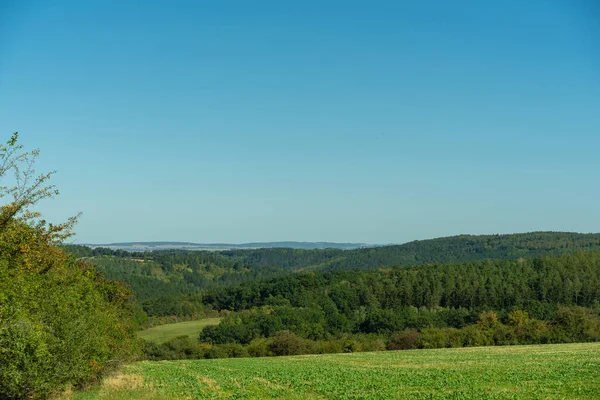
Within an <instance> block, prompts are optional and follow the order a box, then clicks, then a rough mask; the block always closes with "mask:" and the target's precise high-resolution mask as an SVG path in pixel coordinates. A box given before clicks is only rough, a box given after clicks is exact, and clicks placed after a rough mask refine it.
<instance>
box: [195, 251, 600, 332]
mask: <svg viewBox="0 0 600 400" xmlns="http://www.w3.org/2000/svg"><path fill="white" fill-rule="evenodd" d="M599 300H600V252H576V253H569V254H564V255H561V256H552V257H540V258H535V259H518V260H514V261H503V260H498V261H485V262H477V263H461V264H436V265H425V266H413V267H405V268H402V267H396V268H388V269H377V270H369V271H364V270H354V271H334V272H328V273H299V274H293V275H287V276H283V277H279V278H275V279H271V280H268V281H264V282H256V283H248V284H243V285H240V286H238V287H230V288H223V289H218V290H211V291H209V292H207V293H206V294H205V295H204V304H205V305H206V306H210V307H211V308H213V309H215V310H230V311H235V312H234V313H233V314H231V315H229V316H228V317H226V318H224V320H223V321H222V322H221V324H220V325H218V326H212V327H208V328H206V329H205V330H204V331H203V333H202V340H203V341H206V342H210V343H242V344H247V343H250V342H251V341H252V340H253V339H256V338H261V337H269V336H272V335H273V334H275V333H276V332H278V331H281V330H290V331H292V332H294V333H295V334H298V335H299V336H301V337H304V338H309V339H329V338H331V337H335V336H336V335H339V334H343V333H378V334H391V333H392V332H397V331H402V330H404V329H419V330H420V329H424V328H427V327H434V328H445V327H449V328H456V329H460V328H463V327H465V326H467V325H471V324H473V323H475V322H476V320H477V318H478V316H479V314H480V313H481V312H483V311H486V310H494V311H495V312H497V313H498V315H499V316H500V317H501V318H505V317H506V316H507V315H508V313H510V312H511V311H513V310H516V309H519V310H523V311H525V312H527V313H528V315H530V316H531V317H532V318H535V319H538V320H542V321H551V320H553V318H555V317H556V312H557V310H558V308H559V306H560V305H576V306H582V307H586V308H589V309H594V310H597V309H598V308H599V306H600V303H599Z"/></svg>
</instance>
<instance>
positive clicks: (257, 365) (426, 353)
mask: <svg viewBox="0 0 600 400" xmlns="http://www.w3.org/2000/svg"><path fill="white" fill-rule="evenodd" d="M73 397H74V398H75V399H76V400H84V399H115V400H119V399H123V400H128V399H599V398H600V343H592V344H563V345H540V346H513V347H478V348H462V349H439V350H411V351H388V352H377V353H354V354H335V355H313V356H295V357H277V358H240V359H218V360H193V361H161V362H139V363H134V364H131V365H128V366H127V367H126V368H124V370H123V371H122V372H121V374H118V375H115V376H113V377H111V378H108V379H107V380H105V382H104V383H103V384H102V385H101V386H100V387H95V388H92V389H90V390H89V391H87V392H79V393H75V394H74V395H73Z"/></svg>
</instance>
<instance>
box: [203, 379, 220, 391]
mask: <svg viewBox="0 0 600 400" xmlns="http://www.w3.org/2000/svg"><path fill="white" fill-rule="evenodd" d="M198 382H201V383H204V384H205V385H206V386H208V388H209V389H210V390H212V391H213V392H218V391H220V390H221V387H220V386H219V385H217V381H215V380H214V379H211V378H209V377H208V376H204V375H198Z"/></svg>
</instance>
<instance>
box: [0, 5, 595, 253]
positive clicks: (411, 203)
mask: <svg viewBox="0 0 600 400" xmlns="http://www.w3.org/2000/svg"><path fill="white" fill-rule="evenodd" d="M461 5H462V6H461V7H458V6H457V4H456V3H451V2H445V1H432V2H418V4H417V2H413V3H408V2H396V1H381V2H376V3H367V2H362V3H359V2H329V3H328V4H323V2H316V1H306V2H301V3H300V2H296V3H291V2H277V1H261V2H252V3H249V2H243V1H231V2H208V1H182V2H177V4H167V3H166V2H158V1H147V2H144V3H143V6H140V3H139V2H134V1H132V0H126V1H121V2H104V1H99V0H90V1H85V2H81V1H75V0H63V1H56V2H45V1H41V0H32V1H10V0H7V1H1V0H0V140H3V141H4V140H7V139H8V138H9V136H10V134H11V133H12V132H14V131H19V132H20V133H21V138H22V141H23V143H24V144H25V145H26V147H27V148H40V149H41V152H42V156H41V159H40V163H39V169H40V171H47V170H55V169H56V170H58V174H57V175H56V178H55V180H54V183H56V185H57V186H58V188H59V189H60V191H61V195H60V196H59V197H58V198H57V199H55V200H51V201H47V202H45V203H44V204H43V205H42V207H41V210H42V211H43V213H44V214H45V215H46V216H47V217H48V219H49V220H51V221H55V222H60V221H62V220H64V219H66V217H68V216H70V215H74V214H76V213H77V212H79V211H81V212H83V216H82V218H81V220H80V223H79V225H78V227H77V229H76V232H77V234H78V236H77V239H76V241H77V242H79V243H114V242H132V241H186V242H196V243H246V242H267V241H288V240H289V241H306V242H316V241H323V242H325V241H328V242H359V243H370V244H374V243H381V244H383V243H404V242H407V241H411V240H415V239H425V238H434V237H440V236H450V235H455V234H461V233H469V234H482V233H513V232H529V231H541V230H552V231H575V232H598V231H599V230H600V229H599V227H600V213H599V212H598V211H597V210H598V206H597V199H598V198H599V197H600V185H598V184H597V181H598V176H599V174H600V158H599V157H598V156H597V152H598V148H600V113H599V112H598V110H600V53H599V52H598V48H600V46H599V44H600V43H598V40H599V38H600V26H599V22H598V21H599V19H598V17H599V16H600V9H599V8H598V7H597V6H596V5H595V4H594V2H593V1H587V0H576V1H566V0H551V1H542V0H532V1H528V2H522V1H516V0H510V1H506V2H502V3H498V2H481V1H474V0H473V1H466V2H464V3H461Z"/></svg>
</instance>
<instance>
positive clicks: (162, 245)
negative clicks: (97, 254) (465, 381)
mask: <svg viewBox="0 0 600 400" xmlns="http://www.w3.org/2000/svg"><path fill="white" fill-rule="evenodd" d="M85 246H89V247H91V248H96V247H105V248H108V249H112V250H126V251H151V250H170V249H175V250H212V251H221V250H244V249H248V250H251V249H272V248H291V249H305V250H311V249H341V250H352V249H359V248H363V247H371V245H368V244H365V243H334V242H293V241H283V242H251V243H241V244H231V243H193V242H166V241H165V242H120V243H108V244H85Z"/></svg>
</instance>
